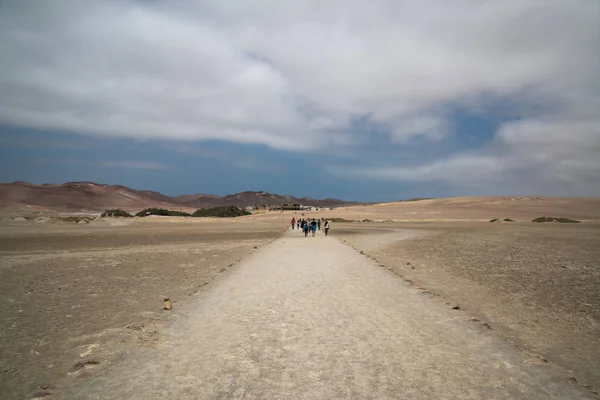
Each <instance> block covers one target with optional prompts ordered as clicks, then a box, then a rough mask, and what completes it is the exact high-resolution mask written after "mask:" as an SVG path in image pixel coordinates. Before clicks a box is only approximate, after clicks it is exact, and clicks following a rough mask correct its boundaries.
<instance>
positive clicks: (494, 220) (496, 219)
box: [490, 218, 498, 222]
mask: <svg viewBox="0 0 600 400" xmlns="http://www.w3.org/2000/svg"><path fill="white" fill-rule="evenodd" d="M490 222H498V218H494V219H490Z"/></svg>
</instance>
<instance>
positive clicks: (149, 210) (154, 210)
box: [135, 208, 192, 217]
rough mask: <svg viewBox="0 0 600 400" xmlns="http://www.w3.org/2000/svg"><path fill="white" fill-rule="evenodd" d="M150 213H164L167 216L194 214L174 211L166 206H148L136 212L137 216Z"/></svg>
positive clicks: (188, 215)
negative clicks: (165, 207)
mask: <svg viewBox="0 0 600 400" xmlns="http://www.w3.org/2000/svg"><path fill="white" fill-rule="evenodd" d="M148 215H162V216H166V217H190V216H191V215H192V214H190V213H187V212H185V211H172V210H167V209H164V208H146V209H145V210H142V211H140V212H138V213H137V214H135V216H136V217H147V216H148Z"/></svg>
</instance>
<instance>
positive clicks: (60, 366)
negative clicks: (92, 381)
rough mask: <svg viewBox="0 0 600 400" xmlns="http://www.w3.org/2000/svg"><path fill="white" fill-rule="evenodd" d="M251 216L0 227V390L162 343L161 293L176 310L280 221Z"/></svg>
mask: <svg viewBox="0 0 600 400" xmlns="http://www.w3.org/2000/svg"><path fill="white" fill-rule="evenodd" d="M248 222H251V223H244V222H237V221H232V220H227V221H219V222H215V221H210V220H208V221H207V220H201V221H199V220H197V219H195V220H194V221H191V222H182V221H179V220H178V219H174V218H165V219H148V220H144V221H140V220H139V219H138V220H137V221H125V220H112V221H100V222H98V223H92V224H90V225H83V226H81V225H53V224H44V225H35V226H30V224H28V223H22V224H12V225H8V226H7V225H4V226H2V227H0V292H1V293H2V307H1V308H0V393H2V395H1V396H0V397H1V398H3V399H28V398H31V397H32V395H33V394H35V393H38V394H43V393H49V392H51V391H52V390H51V388H53V387H55V386H56V387H62V386H63V385H67V384H70V383H71V382H73V381H74V380H76V379H81V376H85V374H83V375H82V373H83V372H85V371H86V370H87V369H86V368H89V367H90V365H88V366H87V367H86V368H82V369H80V370H77V369H78V368H81V367H82V365H81V364H78V363H81V362H86V361H98V362H100V364H99V365H100V366H101V365H103V364H106V363H107V362H109V360H111V359H113V358H114V357H116V356H118V355H123V354H126V353H128V352H130V351H134V350H136V349H139V348H143V347H145V346H152V345H154V344H155V343H157V342H159V341H160V340H161V338H162V334H161V332H162V328H161V326H162V324H163V322H164V318H165V314H166V313H167V312H166V311H163V310H162V308H163V296H169V297H170V299H171V300H172V301H173V302H174V309H175V310H177V309H178V308H179V307H180V304H182V303H184V302H185V301H186V299H190V298H192V297H194V296H195V295H197V293H198V291H199V290H201V289H202V288H203V287H204V286H205V285H207V284H209V283H210V282H212V281H213V280H214V279H215V277H216V276H218V275H219V274H221V273H223V272H224V271H225V270H227V269H228V268H230V267H231V266H232V264H234V263H236V262H237V261H238V260H240V259H241V258H242V257H244V256H245V255H247V254H249V253H251V252H253V251H256V250H255V249H254V248H255V247H259V248H260V246H262V245H264V244H266V243H268V242H269V241H271V240H273V239H274V238H276V237H277V236H278V235H279V234H280V232H281V230H282V225H281V223H269V222H256V221H253V220H249V221H248ZM111 225H112V226H111ZM175 312H176V311H175ZM44 388H45V389H44Z"/></svg>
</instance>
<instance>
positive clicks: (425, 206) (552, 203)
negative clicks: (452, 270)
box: [311, 196, 600, 221]
mask: <svg viewBox="0 0 600 400" xmlns="http://www.w3.org/2000/svg"><path fill="white" fill-rule="evenodd" d="M323 213H324V214H330V215H331V216H335V217H342V218H346V219H350V220H360V221H362V220H363V219H371V220H378V221H384V220H394V221H423V220H431V221H444V220H452V221H456V220H465V221H477V220H479V221H489V220H491V219H493V218H501V219H504V218H511V219H514V220H517V221H531V220H532V219H534V218H537V217H543V216H550V217H564V218H574V219H578V220H593V221H600V198H597V197H595V198H584V197H571V198H568V197H565V198H558V197H531V196H528V197H455V198H447V199H431V200H419V201H404V202H399V203H382V204H375V205H366V206H359V207H340V208H336V209H335V210H334V211H330V212H323ZM311 214H314V213H311Z"/></svg>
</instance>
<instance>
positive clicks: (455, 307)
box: [452, 304, 460, 310]
mask: <svg viewBox="0 0 600 400" xmlns="http://www.w3.org/2000/svg"><path fill="white" fill-rule="evenodd" d="M452 309H453V310H460V306H459V305H458V304H457V305H455V306H454V307H452Z"/></svg>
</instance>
